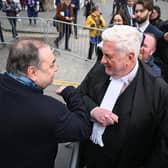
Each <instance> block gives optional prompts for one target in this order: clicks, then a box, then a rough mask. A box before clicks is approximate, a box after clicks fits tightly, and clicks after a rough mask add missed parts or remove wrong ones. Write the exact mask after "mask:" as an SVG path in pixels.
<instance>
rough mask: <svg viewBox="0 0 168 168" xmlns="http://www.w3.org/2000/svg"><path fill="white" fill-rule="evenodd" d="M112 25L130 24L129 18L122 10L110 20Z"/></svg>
mask: <svg viewBox="0 0 168 168" xmlns="http://www.w3.org/2000/svg"><path fill="white" fill-rule="evenodd" d="M112 25H128V20H127V19H126V17H125V15H124V14H123V13H122V12H117V13H116V14H114V15H113V16H112V18H111V20H110V23H109V27H110V26H112Z"/></svg>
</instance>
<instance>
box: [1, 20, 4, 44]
mask: <svg viewBox="0 0 168 168" xmlns="http://www.w3.org/2000/svg"><path fill="white" fill-rule="evenodd" d="M0 38H1V42H4V37H3V33H2V27H1V22H0Z"/></svg>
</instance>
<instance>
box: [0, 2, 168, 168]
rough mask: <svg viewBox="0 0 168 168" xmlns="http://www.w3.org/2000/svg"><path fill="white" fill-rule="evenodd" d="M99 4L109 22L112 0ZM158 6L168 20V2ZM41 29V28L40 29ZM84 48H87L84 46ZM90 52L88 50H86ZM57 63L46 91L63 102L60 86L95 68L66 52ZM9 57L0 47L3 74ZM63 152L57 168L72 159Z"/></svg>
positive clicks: (67, 151) (43, 15) (49, 15)
mask: <svg viewBox="0 0 168 168" xmlns="http://www.w3.org/2000/svg"><path fill="white" fill-rule="evenodd" d="M96 2H97V3H99V5H100V6H101V9H102V13H103V15H104V17H105V19H106V21H107V23H108V22H109V20H110V18H111V12H112V11H111V9H112V1H111V0H99V1H98V0H97V1H96ZM156 4H157V5H159V6H160V7H161V12H162V14H161V17H162V19H168V12H167V8H168V3H167V1H161V0H158V1H157V3H156ZM54 13H55V11H54V10H53V11H49V12H40V13H39V17H41V18H44V19H52V17H53V16H54ZM3 15H4V14H3V13H2V12H0V16H3ZM21 16H26V13H25V12H21ZM84 21H85V18H84V16H83V10H80V12H79V17H78V23H79V24H84ZM40 28H41V27H40ZM31 29H32V30H33V29H37V28H36V27H32V28H31ZM82 47H83V48H84V47H85V48H86V46H82ZM86 50H88V48H86ZM55 54H56V63H57V65H58V66H59V71H58V72H57V73H56V74H55V82H54V84H53V85H51V86H50V87H48V88H47V89H46V90H45V94H47V95H50V96H53V97H55V98H58V99H60V100H61V101H62V99H61V98H60V97H58V96H56V94H55V89H56V88H57V87H58V85H60V84H63V85H66V84H69V83H70V84H71V82H73V83H72V84H76V83H80V82H81V81H82V79H83V78H84V76H85V75H86V73H87V72H88V71H89V70H90V68H91V67H92V66H93V64H94V61H91V62H90V61H85V60H84V59H81V58H78V57H75V56H73V55H72V54H69V53H64V52H59V53H58V52H56V53H55ZM7 55H8V46H2V45H0V60H1V61H0V72H3V71H4V70H5V63H6V58H7ZM60 149H61V152H59V154H58V157H57V161H56V165H57V166H56V167H57V168H67V167H68V166H67V165H68V163H69V161H70V159H71V153H72V150H71V148H67V147H64V146H63V145H61V148H60Z"/></svg>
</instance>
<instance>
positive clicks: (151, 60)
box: [139, 33, 161, 76]
mask: <svg viewBox="0 0 168 168" xmlns="http://www.w3.org/2000/svg"><path fill="white" fill-rule="evenodd" d="M155 50H156V39H155V37H154V35H153V34H150V33H145V34H144V41H143V45H142V47H141V50H140V55H139V58H140V59H141V60H142V61H144V63H145V64H147V65H148V66H149V67H151V69H152V71H153V72H154V73H155V74H157V75H159V76H161V69H160V67H159V66H158V65H156V63H155V59H156V58H155V57H154V56H153V54H154V52H155Z"/></svg>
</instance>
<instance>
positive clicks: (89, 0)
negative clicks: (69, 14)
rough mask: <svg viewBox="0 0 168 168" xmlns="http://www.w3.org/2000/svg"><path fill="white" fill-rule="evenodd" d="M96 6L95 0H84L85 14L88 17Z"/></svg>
mask: <svg viewBox="0 0 168 168" xmlns="http://www.w3.org/2000/svg"><path fill="white" fill-rule="evenodd" d="M94 6H95V4H94V2H93V0H84V8H85V10H84V16H85V17H86V19H87V17H88V16H89V15H90V14H91V10H92V8H93V7H94Z"/></svg>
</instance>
